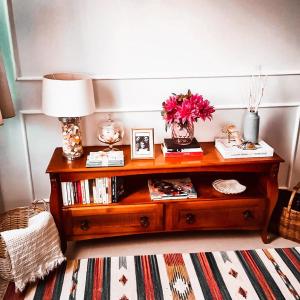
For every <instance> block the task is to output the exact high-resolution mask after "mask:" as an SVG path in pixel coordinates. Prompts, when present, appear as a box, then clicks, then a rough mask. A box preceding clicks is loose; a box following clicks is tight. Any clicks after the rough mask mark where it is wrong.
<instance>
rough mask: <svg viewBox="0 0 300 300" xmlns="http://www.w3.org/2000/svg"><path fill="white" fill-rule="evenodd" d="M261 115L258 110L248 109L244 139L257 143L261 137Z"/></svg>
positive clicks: (244, 125) (245, 116)
mask: <svg viewBox="0 0 300 300" xmlns="http://www.w3.org/2000/svg"><path fill="white" fill-rule="evenodd" d="M259 119H260V117H259V115H258V112H254V111H248V110H247V111H246V112H245V115H244V124H243V130H244V140H245V141H247V142H252V143H255V144H257V143H258V137H259Z"/></svg>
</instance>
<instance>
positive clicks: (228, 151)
mask: <svg viewBox="0 0 300 300" xmlns="http://www.w3.org/2000/svg"><path fill="white" fill-rule="evenodd" d="M255 146H256V149H253V150H246V149H241V148H239V147H238V145H237V144H236V142H235V141H230V142H228V139H221V138H220V139H216V140H215V147H216V149H217V150H218V151H219V152H220V154H221V155H222V156H223V157H224V158H251V157H272V156H273V154H274V149H273V148H272V147H271V146H269V145H268V144H267V143H266V142H264V141H260V142H259V143H258V144H256V145H255Z"/></svg>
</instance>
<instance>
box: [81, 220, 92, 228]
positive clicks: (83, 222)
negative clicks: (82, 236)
mask: <svg viewBox="0 0 300 300" xmlns="http://www.w3.org/2000/svg"><path fill="white" fill-rule="evenodd" d="M80 228H81V229H82V230H84V231H87V230H88V229H89V228H90V225H89V221H88V220H83V221H81V223H80Z"/></svg>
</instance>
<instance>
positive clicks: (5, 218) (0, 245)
mask: <svg viewBox="0 0 300 300" xmlns="http://www.w3.org/2000/svg"><path fill="white" fill-rule="evenodd" d="M46 209H47V207H46V206H45V205H44V208H41V207H38V206H37V205H36V204H34V205H33V206H31V207H19V208H15V209H12V210H9V211H8V212H5V213H3V214H0V233H1V232H3V231H6V230H13V229H20V228H26V227H27V226H28V220H29V218H30V217H32V216H34V215H35V214H38V213H39V212H41V211H44V210H46ZM0 270H1V272H0V277H2V278H3V279H5V280H12V279H13V276H12V272H11V263H10V258H9V255H8V252H7V249H6V245H5V243H4V240H3V239H2V236H1V234H0Z"/></svg>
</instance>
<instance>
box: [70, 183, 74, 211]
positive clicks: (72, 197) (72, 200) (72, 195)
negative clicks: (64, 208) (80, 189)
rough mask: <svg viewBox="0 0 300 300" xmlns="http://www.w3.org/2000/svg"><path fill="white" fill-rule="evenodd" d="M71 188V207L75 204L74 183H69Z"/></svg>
mask: <svg viewBox="0 0 300 300" xmlns="http://www.w3.org/2000/svg"><path fill="white" fill-rule="evenodd" d="M69 187H70V204H69V205H73V204H74V203H75V198H74V186H73V182H69Z"/></svg>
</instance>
